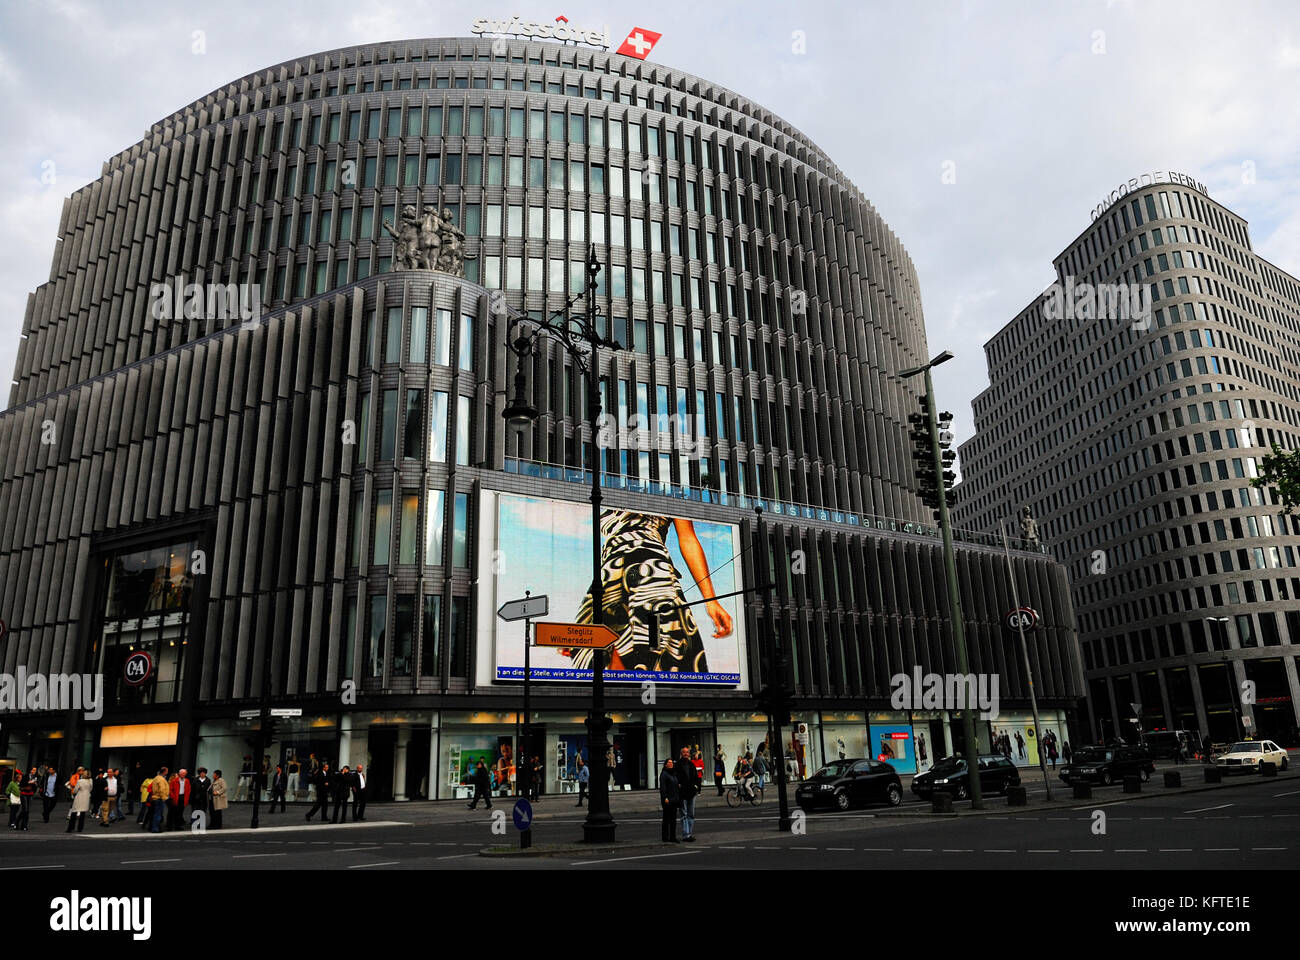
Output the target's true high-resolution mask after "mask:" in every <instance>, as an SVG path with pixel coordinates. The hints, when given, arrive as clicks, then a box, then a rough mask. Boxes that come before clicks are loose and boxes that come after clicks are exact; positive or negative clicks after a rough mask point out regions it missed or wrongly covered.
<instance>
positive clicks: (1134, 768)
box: [1060, 746, 1156, 787]
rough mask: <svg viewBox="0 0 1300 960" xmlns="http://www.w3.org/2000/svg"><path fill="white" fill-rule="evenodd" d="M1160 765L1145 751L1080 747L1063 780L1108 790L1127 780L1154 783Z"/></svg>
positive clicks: (1062, 775) (1062, 772)
mask: <svg viewBox="0 0 1300 960" xmlns="http://www.w3.org/2000/svg"><path fill="white" fill-rule="evenodd" d="M1155 770H1156V765H1155V764H1154V763H1152V762H1151V754H1150V753H1148V752H1147V751H1146V750H1145V749H1143V748H1142V747H1128V746H1122V747H1121V746H1116V747H1080V748H1079V749H1078V750H1075V751H1074V756H1073V757H1072V758H1071V760H1070V763H1068V764H1066V765H1065V766H1064V767H1062V768H1061V774H1060V776H1061V779H1062V780H1064V781H1065V782H1066V783H1067V784H1070V785H1074V784H1076V783H1098V784H1101V785H1102V786H1103V787H1108V786H1110V785H1111V784H1112V783H1123V782H1124V778H1125V777H1127V776H1133V775H1135V774H1136V775H1137V776H1139V777H1141V778H1142V779H1143V780H1144V781H1146V780H1150V779H1151V774H1153V773H1155Z"/></svg>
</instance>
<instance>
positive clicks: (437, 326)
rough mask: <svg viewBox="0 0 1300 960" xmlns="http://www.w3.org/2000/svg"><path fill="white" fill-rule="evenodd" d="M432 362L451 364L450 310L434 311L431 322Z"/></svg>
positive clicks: (447, 365) (444, 365)
mask: <svg viewBox="0 0 1300 960" xmlns="http://www.w3.org/2000/svg"><path fill="white" fill-rule="evenodd" d="M433 362H434V363H436V364H438V365H440V366H443V367H449V366H451V311H450V310H436V311H434V323H433Z"/></svg>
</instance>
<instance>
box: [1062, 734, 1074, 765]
mask: <svg viewBox="0 0 1300 960" xmlns="http://www.w3.org/2000/svg"><path fill="white" fill-rule="evenodd" d="M1073 756H1074V754H1073V753H1072V752H1071V751H1070V741H1069V740H1066V741H1065V743H1063V744H1061V759H1062V760H1064V761H1065V762H1066V763H1067V764H1068V763H1069V762H1070V759H1071V758H1072V757H1073Z"/></svg>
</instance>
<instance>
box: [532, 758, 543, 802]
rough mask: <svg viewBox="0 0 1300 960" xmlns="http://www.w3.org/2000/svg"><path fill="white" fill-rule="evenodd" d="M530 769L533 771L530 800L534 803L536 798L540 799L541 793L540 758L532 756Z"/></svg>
mask: <svg viewBox="0 0 1300 960" xmlns="http://www.w3.org/2000/svg"><path fill="white" fill-rule="evenodd" d="M532 769H533V791H532V796H531V798H530V799H531V800H532V801H533V802H534V803H536V802H537V799H538V797H540V796H541V793H542V758H541V757H539V756H537V755H535V754H534V756H533V768H532Z"/></svg>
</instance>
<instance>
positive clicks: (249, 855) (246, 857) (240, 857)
mask: <svg viewBox="0 0 1300 960" xmlns="http://www.w3.org/2000/svg"><path fill="white" fill-rule="evenodd" d="M287 856H288V854H287V853H237V854H235V855H234V856H233V857H231V858H230V859H231V860H251V859H252V858H254V857H287Z"/></svg>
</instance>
